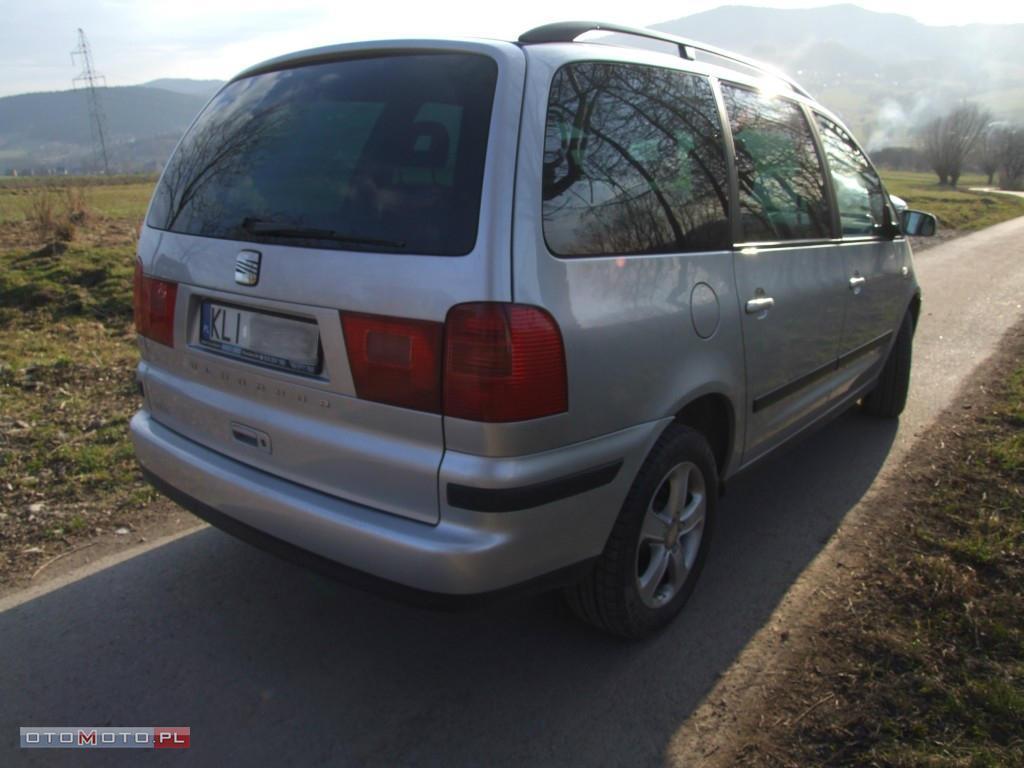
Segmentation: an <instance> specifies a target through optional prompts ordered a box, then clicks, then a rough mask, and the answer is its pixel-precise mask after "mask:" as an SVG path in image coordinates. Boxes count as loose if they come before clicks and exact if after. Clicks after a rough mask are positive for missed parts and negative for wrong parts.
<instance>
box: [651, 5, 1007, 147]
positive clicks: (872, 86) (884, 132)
mask: <svg viewBox="0 0 1024 768" xmlns="http://www.w3.org/2000/svg"><path fill="white" fill-rule="evenodd" d="M654 27H655V28H657V29H661V30H664V31H666V32H672V33H674V34H677V35H682V36H684V37H690V38H693V39H695V40H700V41H703V42H707V43H713V44H715V45H718V46H721V47H723V48H729V49H731V50H735V51H737V52H740V53H745V54H747V55H748V56H753V57H755V58H758V59H761V60H763V61H765V62H766V63H770V64H773V65H775V66H777V67H778V68H780V69H782V70H783V71H785V72H787V73H788V74H790V75H792V76H793V77H795V78H796V79H797V80H798V81H799V82H800V83H801V84H802V85H803V86H804V87H806V88H807V89H808V90H809V91H810V92H811V93H812V94H813V95H814V96H815V97H816V98H818V99H820V100H821V101H822V103H824V104H825V105H827V106H828V107H830V108H831V109H833V110H835V111H836V112H837V113H839V114H840V115H841V116H842V117H843V119H844V120H845V121H846V122H848V123H849V124H850V127H851V128H853V130H854V132H855V133H857V134H858V135H859V136H860V138H861V139H862V140H863V141H865V142H866V143H867V144H868V145H869V146H870V147H872V148H875V147H880V146H887V145H891V144H898V143H906V142H907V141H909V139H910V133H911V129H912V128H913V127H914V126H915V125H917V124H920V122H922V121H923V120H925V119H927V118H928V117H930V116H932V115H934V114H937V113H939V112H941V111H943V110H945V109H947V108H948V107H949V106H950V105H951V104H953V103H956V102H957V101H960V100H963V99H970V100H974V101H978V102H980V103H981V104H983V105H984V106H987V107H989V108H990V109H991V110H992V111H993V112H994V113H996V115H997V116H998V117H1001V118H1004V119H1012V120H1024V55H1022V52H1024V24H1003V25H987V24H971V25H968V26H962V27H932V26H928V25H926V24H921V23H920V22H918V21H915V20H914V19H912V18H910V17H909V16H900V15H897V14H892V13H875V12H873V11H867V10H865V9H863V8H860V7H858V6H855V5H832V6H826V7H823V8H810V9H802V10H788V9H787V10H782V9H773V8H753V7H749V6H738V5H732V6H722V7H720V8H716V9H714V10H711V11H705V12H703V13H697V14H693V15H692V16H686V17H683V18H681V19H676V20H674V21H667V22H664V23H662V24H655V25H654Z"/></svg>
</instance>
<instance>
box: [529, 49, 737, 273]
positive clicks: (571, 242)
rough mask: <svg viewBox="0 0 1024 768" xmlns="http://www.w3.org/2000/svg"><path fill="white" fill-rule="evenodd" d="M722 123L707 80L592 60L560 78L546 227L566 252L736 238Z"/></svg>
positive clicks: (680, 246)
mask: <svg viewBox="0 0 1024 768" xmlns="http://www.w3.org/2000/svg"><path fill="white" fill-rule="evenodd" d="M726 179H727V174H726V167H725V157H724V152H723V148H722V130H721V126H720V124H719V120H718V112H717V110H716V107H715V101H714V96H713V94H712V91H711V87H710V85H709V84H708V82H707V80H706V79H705V78H702V77H699V76H696V75H689V74H686V73H682V72H677V71H674V70H669V69H661V68H658V67H645V66H637V65H627V64H614V63H606V62H584V63H580V64H572V65H569V66H566V67H563V68H562V69H561V70H559V72H558V73H557V74H556V75H555V78H554V82H553V83H552V86H551V94H550V99H549V103H548V122H547V132H546V136H545V146H544V190H543V199H544V204H543V217H544V232H545V237H546V239H547V241H548V244H549V246H550V247H551V249H552V250H553V251H554V252H556V253H559V254H563V255H583V254H625V253H664V252H673V251H698V250H713V249H717V248H723V247H726V246H727V243H728V219H727V215H728V208H729V206H728V184H727V181H726Z"/></svg>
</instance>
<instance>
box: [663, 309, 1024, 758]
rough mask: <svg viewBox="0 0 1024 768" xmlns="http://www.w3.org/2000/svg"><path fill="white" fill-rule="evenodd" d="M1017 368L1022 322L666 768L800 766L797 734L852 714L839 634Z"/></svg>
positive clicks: (866, 503)
mask: <svg viewBox="0 0 1024 768" xmlns="http://www.w3.org/2000/svg"><path fill="white" fill-rule="evenodd" d="M1022 357H1024V323H1018V324H1017V325H1016V326H1015V327H1014V328H1012V329H1010V330H1009V331H1008V332H1007V333H1006V334H1005V335H1004V337H1003V339H1002V341H1001V344H1000V346H999V349H998V351H997V352H996V353H995V354H994V355H992V357H991V358H989V359H988V360H987V361H985V362H984V363H983V364H982V365H980V366H979V367H978V368H977V369H976V370H975V371H974V373H973V374H971V376H970V377H969V378H968V380H967V381H966V382H965V383H964V384H963V386H962V387H961V388H960V390H959V392H958V394H957V396H956V397H955V398H954V399H953V400H952V404H951V405H950V406H949V407H947V408H946V409H945V410H944V411H943V413H942V414H941V415H940V416H939V418H937V419H936V420H935V421H934V423H933V424H932V425H931V426H930V427H929V428H928V429H927V430H926V431H925V432H924V433H923V434H921V435H920V436H919V437H918V438H917V440H916V441H915V443H914V444H913V446H912V447H911V448H910V450H909V451H907V453H906V455H905V456H904V457H903V458H902V460H901V461H900V462H899V464H898V466H897V467H896V469H895V471H893V472H890V473H887V477H886V480H885V481H884V482H882V483H880V484H878V486H877V487H876V488H873V489H872V491H871V492H869V494H868V495H867V496H866V497H865V499H864V500H863V501H862V502H861V504H860V505H858V507H857V508H856V510H855V511H854V512H852V513H851V514H850V515H849V516H848V518H847V519H846V520H845V521H844V523H843V525H842V527H841V528H840V529H839V530H838V531H837V532H836V534H835V535H834V536H833V537H832V539H831V540H830V541H829V543H828V544H827V546H826V547H825V548H823V550H822V551H821V553H820V554H819V555H818V557H817V558H816V559H815V560H814V562H813V563H812V564H811V565H810V566H809V567H808V568H807V569H806V570H805V571H804V573H803V574H802V575H801V577H800V578H799V579H798V580H797V581H796V582H795V583H794V584H793V586H792V587H791V588H790V590H789V592H788V593H787V594H786V596H785V597H784V598H783V600H782V601H781V602H780V604H779V605H778V606H777V608H776V610H775V612H774V613H773V614H772V616H771V618H770V619H769V621H767V622H766V623H765V625H764V626H763V627H762V628H761V630H760V631H759V632H758V633H757V634H756V635H755V636H754V637H753V638H752V639H751V641H750V642H749V643H748V645H747V646H746V648H745V649H744V650H743V652H742V653H741V654H740V656H739V657H738V658H737V660H736V662H735V663H734V664H733V666H732V667H731V668H730V669H729V670H727V671H726V672H725V674H723V675H722V677H721V678H720V679H719V681H718V683H717V684H716V685H715V686H714V688H713V689H712V690H711V691H710V693H708V695H707V696H706V697H705V699H704V700H703V702H702V703H701V705H700V706H699V708H698V709H697V710H696V711H695V712H694V713H693V714H692V715H691V716H690V718H689V719H688V720H687V722H686V723H685V724H684V725H683V726H682V727H681V728H680V730H679V731H678V732H677V733H676V735H675V737H674V738H673V740H672V742H671V743H670V745H669V747H668V748H667V762H668V763H670V764H673V765H686V766H694V765H699V766H707V767H708V768H717V767H718V766H723V767H724V766H735V765H759V766H760V765H764V766H776V765H779V766H781V765H808V764H809V763H808V762H807V761H808V759H809V758H808V750H809V748H810V747H811V746H813V745H809V744H806V743H801V742H800V739H801V734H804V733H806V729H807V728H808V727H809V726H810V725H811V724H812V723H814V724H816V725H817V726H820V727H829V726H831V727H838V726H835V723H838V722H841V721H843V720H845V719H846V717H848V716H849V710H851V709H854V707H853V706H852V702H854V701H855V700H856V696H857V694H858V690H857V687H856V686H851V685H850V680H849V679H848V678H850V677H851V670H850V669H849V668H847V667H848V665H849V662H850V654H849V653H848V652H846V651H847V650H848V649H844V648H843V647H842V640H844V639H845V638H844V637H843V635H844V633H849V632H850V628H851V627H863V625H864V622H865V621H866V620H868V619H869V618H870V616H869V614H870V609H871V601H872V599H873V597H874V596H878V595H882V594H884V593H885V591H886V590H887V589H888V588H889V587H891V586H892V585H893V584H894V583H895V580H896V579H898V578H899V576H900V574H899V573H898V570H899V569H898V567H896V568H894V566H893V562H892V555H891V552H892V550H893V549H894V548H893V546H892V545H893V542H897V543H898V544H899V545H901V546H902V545H906V542H907V540H908V537H909V536H910V535H911V532H912V531H913V530H914V529H915V526H916V525H917V522H918V520H917V519H916V518H917V517H919V516H920V514H921V507H920V504H921V499H922V498H923V497H924V495H925V494H924V492H926V491H927V490H929V488H930V487H932V486H934V485H935V484H937V483H943V482H946V481H948V480H949V479H950V475H949V474H947V473H948V469H949V467H948V464H949V462H950V461H953V460H955V459H953V458H951V456H954V455H955V451H956V450H958V449H959V448H962V447H963V436H964V435H965V434H970V433H972V431H973V432H974V433H976V432H977V431H978V429H979V424H980V422H982V421H983V420H985V419H986V418H987V417H988V416H990V414H991V412H992V408H993V405H994V403H995V402H996V401H997V399H998V395H999V393H1000V392H1001V391H1003V387H1002V386H1001V383H1002V382H1003V381H1005V379H1006V377H1007V376H1008V375H1009V373H1011V372H1012V371H1013V370H1014V367H1015V365H1019V363H1020V360H1021V359H1022ZM978 493H979V494H980V493H982V490H980V489H979V490H978ZM915 505H918V506H917V507H916V508H915ZM912 554H913V553H911V555H908V557H909V556H912ZM847 636H848V635H847ZM837 641H838V642H837ZM855 671H856V670H854V672H855ZM857 703H858V704H860V702H859V701H857ZM823 723H824V725H822V724H823ZM878 727H879V728H881V727H883V724H882V723H879V724H878ZM845 737H846V735H843V736H842V738H845ZM848 737H849V738H851V739H854V738H856V737H857V734H855V733H852V732H851V733H849V734H848ZM839 740H841V738H837V741H839ZM824 759H825V757H824V756H822V761H823V762H824Z"/></svg>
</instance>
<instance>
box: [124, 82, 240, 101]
mask: <svg viewBox="0 0 1024 768" xmlns="http://www.w3.org/2000/svg"><path fill="white" fill-rule="evenodd" d="M142 85H144V86H145V87H146V88H163V89H164V90H165V91H174V92H175V93H184V94H186V95H188V96H202V97H203V98H204V99H209V98H210V97H211V96H213V94H215V93H216V92H217V91H218V90H219V89H220V87H221V86H222V85H224V81H223V80H187V79H185V78H180V77H177V78H175V77H163V78H160V79H159V80H150V81H149V82H148V83H143V84H142Z"/></svg>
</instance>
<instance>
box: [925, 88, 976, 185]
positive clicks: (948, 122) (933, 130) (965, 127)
mask: <svg viewBox="0 0 1024 768" xmlns="http://www.w3.org/2000/svg"><path fill="white" fill-rule="evenodd" d="M990 121H991V115H990V114H989V113H988V112H987V111H986V110H983V109H981V108H980V107H978V105H977V104H963V105H962V106H959V107H957V108H956V109H954V110H953V111H952V112H950V113H949V114H948V115H945V116H944V117H937V118H935V119H934V120H932V121H931V122H929V123H927V124H925V126H924V128H923V129H922V130H921V149H922V151H923V152H924V155H925V157H926V158H927V160H928V163H929V165H931V167H932V170H933V171H935V174H936V175H937V176H938V177H939V184H942V185H946V184H950V185H952V186H954V187H955V186H956V184H957V182H958V181H959V180H960V174H961V173H962V172H963V167H964V162H965V161H966V160H967V157H968V156H969V155H970V154H971V151H972V150H973V149H974V146H975V145H976V144H977V143H978V139H979V138H980V136H981V134H982V132H983V131H984V130H985V126H987V125H988V124H989V122H990Z"/></svg>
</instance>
